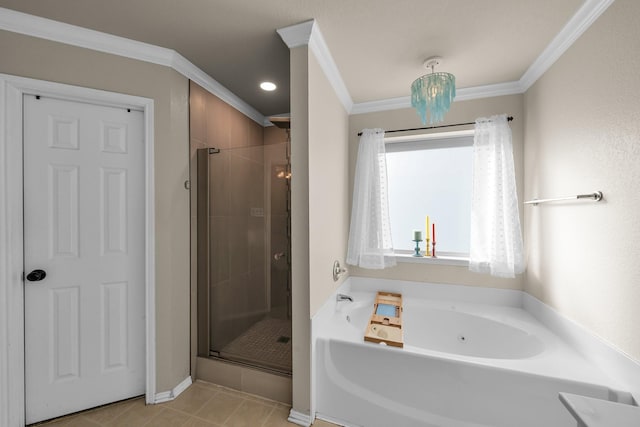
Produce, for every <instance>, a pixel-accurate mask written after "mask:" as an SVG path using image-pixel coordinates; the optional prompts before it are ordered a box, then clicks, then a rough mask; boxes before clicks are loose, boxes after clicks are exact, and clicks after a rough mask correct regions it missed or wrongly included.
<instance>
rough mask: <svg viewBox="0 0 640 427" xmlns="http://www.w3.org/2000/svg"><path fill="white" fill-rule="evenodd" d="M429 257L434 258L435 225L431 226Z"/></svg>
mask: <svg viewBox="0 0 640 427" xmlns="http://www.w3.org/2000/svg"><path fill="white" fill-rule="evenodd" d="M431 257H432V258H436V223H435V222H434V223H433V224H431Z"/></svg>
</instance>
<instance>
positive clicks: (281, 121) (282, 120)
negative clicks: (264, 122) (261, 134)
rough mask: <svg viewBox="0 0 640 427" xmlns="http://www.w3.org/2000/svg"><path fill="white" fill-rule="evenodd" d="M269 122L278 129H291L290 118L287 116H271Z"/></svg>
mask: <svg viewBox="0 0 640 427" xmlns="http://www.w3.org/2000/svg"><path fill="white" fill-rule="evenodd" d="M269 121H270V122H271V123H273V125H274V126H277V127H279V128H280V129H289V128H290V127H291V117H288V116H271V117H269Z"/></svg>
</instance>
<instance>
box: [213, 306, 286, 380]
mask: <svg viewBox="0 0 640 427" xmlns="http://www.w3.org/2000/svg"><path fill="white" fill-rule="evenodd" d="M220 356H221V357H223V358H227V359H231V360H236V361H242V362H246V363H250V364H258V365H261V366H265V367H268V368H272V369H277V370H279V371H284V372H291V321H290V320H284V319H272V318H268V319H263V320H261V321H259V322H257V323H256V324H254V325H253V326H252V327H251V328H249V329H248V330H247V331H246V332H245V333H243V334H242V335H240V336H239V337H238V338H236V339H235V340H233V341H231V342H230V343H229V344H227V345H226V346H225V347H224V348H223V349H222V350H220Z"/></svg>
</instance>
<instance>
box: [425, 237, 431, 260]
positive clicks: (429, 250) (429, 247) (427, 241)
mask: <svg viewBox="0 0 640 427" xmlns="http://www.w3.org/2000/svg"><path fill="white" fill-rule="evenodd" d="M425 243H426V244H427V245H426V247H425V248H424V256H431V239H429V238H428V237H427V239H426V240H425Z"/></svg>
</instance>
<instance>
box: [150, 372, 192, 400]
mask: <svg viewBox="0 0 640 427" xmlns="http://www.w3.org/2000/svg"><path fill="white" fill-rule="evenodd" d="M191 384H193V381H192V380H191V377H190V376H188V377H187V378H185V379H184V380H182V381H181V382H180V384H178V385H177V386H175V387H174V388H172V389H171V390H169V391H163V392H160V393H156V395H155V399H154V400H153V402H147V403H151V404H156V403H164V402H169V401H170V400H173V399H175V398H176V397H178V396H180V394H181V393H182V392H183V391H185V390H186V389H188V388H189V387H190V386H191Z"/></svg>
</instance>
